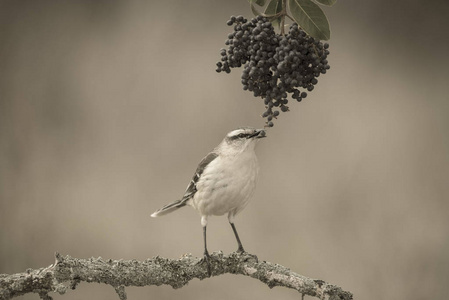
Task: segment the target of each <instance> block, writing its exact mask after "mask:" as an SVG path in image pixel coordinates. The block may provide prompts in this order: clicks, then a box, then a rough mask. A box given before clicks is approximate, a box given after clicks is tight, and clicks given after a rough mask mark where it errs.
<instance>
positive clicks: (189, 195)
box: [181, 152, 218, 202]
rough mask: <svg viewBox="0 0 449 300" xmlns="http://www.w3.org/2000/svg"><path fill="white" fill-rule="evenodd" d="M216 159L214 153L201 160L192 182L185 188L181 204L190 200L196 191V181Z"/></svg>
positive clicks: (216, 155)
mask: <svg viewBox="0 0 449 300" xmlns="http://www.w3.org/2000/svg"><path fill="white" fill-rule="evenodd" d="M217 157H218V154H217V153H215V152H211V153H209V154H208V155H207V156H206V157H204V158H203V160H201V162H200V164H199V165H198V168H196V171H195V174H194V175H193V178H192V180H190V183H189V185H188V186H187V189H186V192H185V193H184V196H183V197H182V200H181V201H182V202H184V201H187V200H189V199H190V198H192V197H193V195H195V193H196V191H197V189H196V184H197V182H198V180H199V179H200V177H201V174H203V172H204V169H206V167H207V166H208V165H209V164H210V163H211V162H212V161H213V160H214V159H216V158H217Z"/></svg>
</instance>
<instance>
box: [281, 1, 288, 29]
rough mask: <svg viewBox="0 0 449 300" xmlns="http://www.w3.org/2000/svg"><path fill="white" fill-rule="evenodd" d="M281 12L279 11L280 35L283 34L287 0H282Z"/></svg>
mask: <svg viewBox="0 0 449 300" xmlns="http://www.w3.org/2000/svg"><path fill="white" fill-rule="evenodd" d="M282 2H283V3H282V12H281V35H285V30H284V27H285V16H286V15H287V0H282Z"/></svg>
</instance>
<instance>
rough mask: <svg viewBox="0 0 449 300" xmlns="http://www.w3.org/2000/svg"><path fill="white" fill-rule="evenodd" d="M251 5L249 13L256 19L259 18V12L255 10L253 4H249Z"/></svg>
mask: <svg viewBox="0 0 449 300" xmlns="http://www.w3.org/2000/svg"><path fill="white" fill-rule="evenodd" d="M250 5H251V11H252V12H253V14H254V15H255V16H256V17H257V16H260V12H259V11H258V10H257V9H256V7H255V6H254V4H252V3H250Z"/></svg>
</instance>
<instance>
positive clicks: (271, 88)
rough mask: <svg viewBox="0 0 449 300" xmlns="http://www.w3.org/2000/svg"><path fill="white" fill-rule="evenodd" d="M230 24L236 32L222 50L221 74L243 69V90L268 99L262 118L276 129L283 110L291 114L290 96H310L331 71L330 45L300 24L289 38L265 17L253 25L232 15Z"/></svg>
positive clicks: (293, 26) (290, 33) (231, 34)
mask: <svg viewBox="0 0 449 300" xmlns="http://www.w3.org/2000/svg"><path fill="white" fill-rule="evenodd" d="M227 24H228V25H229V26H232V25H234V32H232V33H230V34H229V35H228V40H227V41H226V43H225V44H226V45H227V46H228V49H221V61H220V62H217V72H226V73H230V72H231V68H238V67H241V66H243V72H242V84H243V89H244V90H248V91H250V92H253V94H254V96H255V97H261V98H262V99H263V100H264V103H265V107H266V111H265V112H264V113H263V115H262V116H263V117H264V118H267V126H269V127H272V126H273V122H272V120H273V118H276V117H277V116H278V115H279V110H281V111H283V112H285V111H288V106H287V103H288V100H287V95H288V94H290V95H291V97H292V98H293V99H296V100H297V101H298V102H300V101H301V100H302V99H304V98H305V97H307V92H306V91H305V90H307V91H309V92H310V91H312V90H313V88H314V85H316V84H317V83H318V80H317V77H318V76H320V74H325V73H326V71H327V70H328V69H329V68H330V67H329V64H328V61H327V56H328V54H329V50H328V48H329V44H327V43H324V44H323V43H321V42H320V41H318V40H315V39H314V38H312V37H310V36H308V35H307V34H306V33H305V32H304V31H303V30H302V29H300V28H299V27H298V25H297V24H296V23H295V24H292V25H291V26H290V30H289V32H288V33H287V34H286V35H279V34H277V33H276V32H275V31H274V28H273V26H272V24H271V22H270V21H269V20H268V19H267V18H265V17H262V16H258V17H256V18H254V19H252V20H251V21H250V22H248V20H246V19H245V18H244V17H243V16H238V17H234V16H232V17H231V19H230V20H229V21H228V22H227ZM300 88H301V89H302V91H300ZM277 108H279V110H278V109H277Z"/></svg>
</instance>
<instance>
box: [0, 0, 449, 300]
mask: <svg viewBox="0 0 449 300" xmlns="http://www.w3.org/2000/svg"><path fill="white" fill-rule="evenodd" d="M325 11H326V13H327V15H328V17H329V19H330V23H331V26H332V37H331V40H330V44H331V48H330V50H331V55H330V56H329V61H330V64H331V69H330V71H329V72H328V73H327V74H326V75H324V76H322V77H320V79H319V81H320V82H319V84H318V85H317V86H316V89H315V90H314V91H313V92H312V93H310V95H309V97H308V98H307V99H305V100H304V101H303V102H302V103H293V102H292V103H291V106H290V108H291V111H290V112H289V113H285V114H281V116H280V118H279V119H278V120H277V121H276V122H275V127H274V128H272V129H270V130H269V131H268V136H269V137H268V138H267V139H264V140H263V141H261V142H260V144H259V147H258V151H257V152H258V157H259V162H260V165H261V172H260V178H259V184H258V188H257V191H256V193H255V196H254V199H253V202H252V203H251V204H250V205H249V206H248V207H247V209H246V210H245V211H243V212H242V213H241V215H239V216H238V217H237V219H236V226H237V228H238V229H239V233H240V235H241V238H242V241H243V244H244V246H245V248H246V249H247V250H248V251H249V252H251V253H255V254H257V255H258V257H259V259H261V260H267V261H271V262H276V263H279V264H282V265H285V266H288V267H289V268H291V269H292V270H294V271H296V272H298V273H300V274H302V275H305V276H309V277H313V278H319V279H323V280H325V281H328V282H330V283H334V284H337V285H340V286H342V287H343V288H344V289H346V290H349V291H352V292H353V293H354V295H355V299H365V300H370V299H408V300H410V299H447V295H448V293H449V287H448V284H447V283H448V282H449V180H448V179H449V118H448V117H449V99H448V98H449V96H448V95H449V94H448V92H447V87H448V80H449V72H448V69H449V64H448V61H449V60H448V58H447V54H448V53H449V40H448V36H449V30H448V29H449V26H448V25H449V22H448V17H449V4H448V3H447V1H430V2H426V1H418V0H412V1H386V0H383V1H357V0H347V1H339V2H337V4H336V5H335V6H334V7H332V8H325ZM238 14H244V15H246V16H248V17H250V16H251V11H250V9H249V5H248V3H247V2H246V1H245V0H233V1H230V0H227V1H223V0H222V1H217V0H190V1H181V0H165V1H106V0H102V1H20V0H16V1H0V228H1V232H0V273H9V274H11V273H17V272H23V271H25V270H26V269H27V268H40V267H45V266H48V265H50V264H51V263H53V261H54V256H53V255H54V252H55V251H58V252H60V253H61V254H70V255H72V256H74V257H79V258H89V257H92V256H93V257H98V256H101V257H103V258H107V259H108V258H113V259H120V258H123V259H138V260H144V259H146V258H149V257H153V256H155V255H161V256H164V257H168V258H178V257H180V256H181V255H182V254H184V253H192V254H193V255H195V256H201V255H202V249H203V248H202V247H203V244H202V230H201V225H200V218H199V216H198V214H197V213H196V212H195V211H194V210H193V209H191V208H185V209H182V210H180V211H177V212H176V213H173V214H171V215H167V216H165V217H163V218H157V219H153V218H150V214H151V213H152V212H153V211H154V210H156V209H157V208H159V207H161V206H162V205H164V204H166V203H168V202H170V201H172V200H175V199H178V198H179V197H181V196H182V194H183V192H184V189H185V187H186V186H187V183H188V181H189V180H190V178H191V176H192V175H193V171H194V169H195V167H196V165H197V163H198V162H199V161H200V160H201V158H202V157H203V156H204V155H205V154H206V153H207V152H208V151H210V150H211V149H212V148H213V147H215V146H216V145H217V144H218V143H219V142H220V140H221V139H222V137H223V136H224V135H225V134H226V133H227V132H228V131H230V130H231V129H234V128H236V127H239V126H243V125H250V126H254V127H261V126H263V124H264V120H263V119H262V118H261V117H260V114H261V113H262V112H263V111H264V108H263V104H262V101H261V100H260V99H255V98H253V96H252V95H251V94H250V93H248V92H245V91H243V90H242V87H241V84H240V74H239V70H235V71H233V72H232V73H231V74H230V75H226V74H217V73H216V72H215V62H216V61H217V60H219V58H220V56H219V49H220V48H222V47H224V41H225V39H226V36H227V34H228V32H229V31H230V30H231V29H230V28H229V27H228V26H226V24H225V23H226V21H227V19H228V18H229V16H231V15H238ZM208 237H209V250H210V251H217V250H223V251H224V252H225V253H229V252H232V251H234V250H235V249H236V243H235V239H234V236H233V233H232V230H231V228H230V226H229V225H228V223H227V219H226V218H225V217H215V218H212V219H211V220H210V222H209V226H208ZM127 293H128V296H129V299H179V298H181V297H182V298H183V299H187V300H188V299H210V298H211V297H212V298H213V299H298V297H299V296H300V295H299V294H298V293H297V292H295V291H293V290H288V289H285V288H275V289H273V290H270V289H269V288H268V287H267V286H266V285H264V284H262V283H260V282H258V281H256V280H254V279H251V278H248V277H239V276H232V275H225V276H221V277H216V278H212V279H208V280H205V281H198V280H194V281H192V282H191V283H190V284H189V285H188V286H186V287H184V288H182V289H180V290H173V289H172V288H170V287H167V286H163V287H143V288H128V289H127ZM54 297H55V299H66V300H68V299H115V298H117V296H116V295H115V291H114V290H113V289H112V288H111V287H109V286H104V285H99V284H86V283H82V284H81V285H79V287H78V288H77V290H76V291H68V293H67V294H66V295H64V296H60V295H54ZM20 299H38V296H37V295H28V296H26V297H22V298H20ZM117 299H118V298H117Z"/></svg>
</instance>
